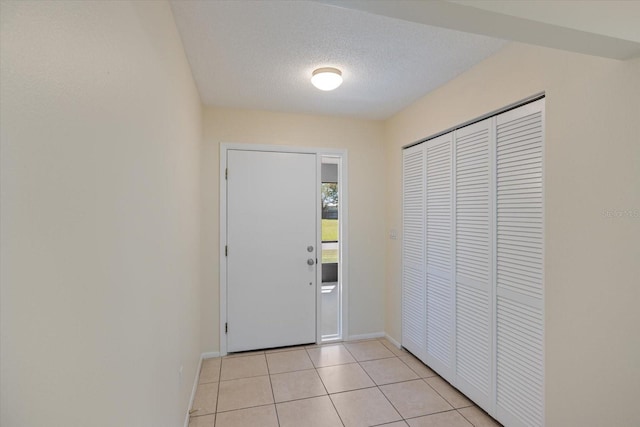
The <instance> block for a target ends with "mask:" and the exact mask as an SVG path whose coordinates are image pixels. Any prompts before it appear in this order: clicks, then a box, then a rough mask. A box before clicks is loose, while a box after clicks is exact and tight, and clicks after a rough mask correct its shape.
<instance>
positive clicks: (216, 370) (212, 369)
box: [199, 357, 222, 384]
mask: <svg viewBox="0 0 640 427" xmlns="http://www.w3.org/2000/svg"><path fill="white" fill-rule="evenodd" d="M221 360H222V359H220V358H219V357H216V358H213V359H204V360H203V361H202V366H201V367H200V378H199V383H200V384H205V383H217V382H218V381H220V362H221Z"/></svg>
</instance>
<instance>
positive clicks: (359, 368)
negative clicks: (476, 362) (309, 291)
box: [189, 339, 500, 427]
mask: <svg viewBox="0 0 640 427" xmlns="http://www.w3.org/2000/svg"><path fill="white" fill-rule="evenodd" d="M252 426H255V427H271V426H273V427H289V426H291V427H305V426H311V427H333V426H336V427H352V426H353V427H359V426H385V427H401V426H402V427H408V426H410V427H426V426H429V427H472V426H475V427H493V426H500V424H499V423H497V422H496V421H495V420H494V419H492V418H491V417H489V416H488V415H487V414H486V413H485V412H483V411H482V410H481V409H480V408H478V407H477V406H475V405H474V404H473V402H471V401H470V400H469V399H467V398H466V397H465V396H464V395H463V394H462V393H460V392H459V391H458V390H456V389H455V388H453V387H452V386H451V385H449V383H447V382H446V381H445V380H443V379H442V378H440V377H439V376H438V375H437V374H436V373H435V372H433V371H432V370H431V369H429V367H427V366H425V365H424V364H423V363H422V362H421V361H419V360H418V359H416V358H415V357H413V356H412V355H411V354H410V353H407V352H406V351H404V350H401V349H398V348H397V347H395V346H394V345H393V344H392V343H390V342H389V341H387V340H385V339H377V340H366V341H358V342H347V343H340V344H327V345H322V346H315V345H312V346H306V347H305V346H301V347H289V348H283V349H275V350H267V351H253V352H247V353H237V354H233V355H229V356H226V357H223V358H215V359H206V360H204V361H203V362H202V369H201V372H200V378H199V383H198V388H197V390H196V396H195V399H194V403H193V409H192V413H191V419H190V422H189V427H252Z"/></svg>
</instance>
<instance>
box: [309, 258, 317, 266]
mask: <svg viewBox="0 0 640 427" xmlns="http://www.w3.org/2000/svg"><path fill="white" fill-rule="evenodd" d="M315 263H316V262H315V261H314V259H313V258H309V259H308V260H307V264H309V265H313V264H315Z"/></svg>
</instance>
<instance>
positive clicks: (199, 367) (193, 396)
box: [184, 355, 204, 427]
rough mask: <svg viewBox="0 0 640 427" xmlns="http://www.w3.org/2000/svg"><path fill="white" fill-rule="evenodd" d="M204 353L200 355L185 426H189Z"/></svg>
mask: <svg viewBox="0 0 640 427" xmlns="http://www.w3.org/2000/svg"><path fill="white" fill-rule="evenodd" d="M203 356H204V355H201V356H200V360H199V361H198V368H197V369H196V377H195V378H194V379H193V387H192V388H191V397H189V406H188V407H187V415H186V416H185V419H184V427H189V418H190V417H189V412H190V411H191V408H193V399H195V398H196V390H197V389H198V379H199V378H200V370H201V369H202V359H204V357H203Z"/></svg>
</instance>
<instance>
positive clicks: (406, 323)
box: [402, 145, 427, 359]
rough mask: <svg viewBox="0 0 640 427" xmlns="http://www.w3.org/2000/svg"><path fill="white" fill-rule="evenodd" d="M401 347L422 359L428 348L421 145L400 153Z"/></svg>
mask: <svg viewBox="0 0 640 427" xmlns="http://www.w3.org/2000/svg"><path fill="white" fill-rule="evenodd" d="M402 160H403V165H402V166H403V167H402V170H403V180H402V187H403V191H402V194H403V199H402V346H403V347H405V348H406V349H407V350H409V351H410V352H411V353H413V354H414V355H416V356H417V357H419V358H422V359H424V357H425V354H426V348H427V331H426V327H427V320H426V315H427V297H426V276H425V270H426V267H425V263H426V260H425V238H426V236H425V156H424V146H423V145H417V146H414V147H411V148H408V149H406V150H404V151H403V159H402Z"/></svg>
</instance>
